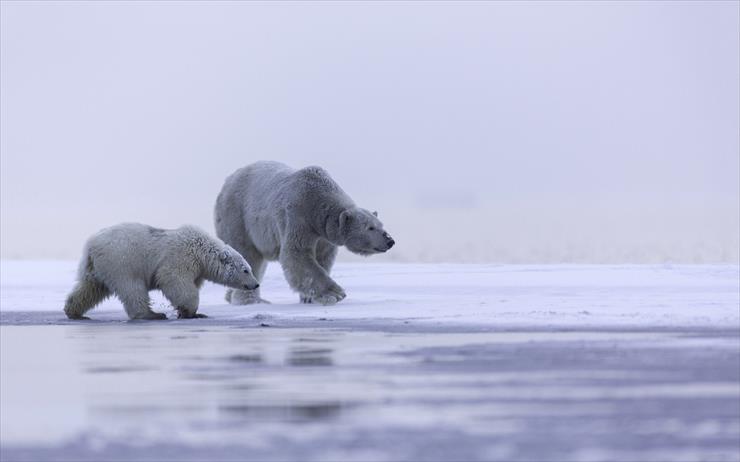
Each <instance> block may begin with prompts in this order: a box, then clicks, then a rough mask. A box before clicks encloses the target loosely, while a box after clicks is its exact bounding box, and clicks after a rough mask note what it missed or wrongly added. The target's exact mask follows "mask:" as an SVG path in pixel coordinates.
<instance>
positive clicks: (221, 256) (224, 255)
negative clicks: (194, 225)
mask: <svg viewBox="0 0 740 462" xmlns="http://www.w3.org/2000/svg"><path fill="white" fill-rule="evenodd" d="M218 259H219V260H221V262H225V261H226V260H228V259H229V252H227V251H226V250H222V251H220V252H219V253H218Z"/></svg>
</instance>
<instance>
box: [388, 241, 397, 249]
mask: <svg viewBox="0 0 740 462" xmlns="http://www.w3.org/2000/svg"><path fill="white" fill-rule="evenodd" d="M395 243H396V241H394V240H393V239H390V240H389V241H388V248H389V249H390V248H391V247H393V245H394V244H395Z"/></svg>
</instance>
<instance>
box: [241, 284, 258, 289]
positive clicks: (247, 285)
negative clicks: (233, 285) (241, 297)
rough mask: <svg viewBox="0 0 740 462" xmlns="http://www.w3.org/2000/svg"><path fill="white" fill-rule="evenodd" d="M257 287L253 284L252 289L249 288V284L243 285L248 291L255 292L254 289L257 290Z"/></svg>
mask: <svg viewBox="0 0 740 462" xmlns="http://www.w3.org/2000/svg"><path fill="white" fill-rule="evenodd" d="M259 287H260V285H259V284H255V285H253V286H252V287H250V286H249V284H244V288H245V289H249V290H256V289H259Z"/></svg>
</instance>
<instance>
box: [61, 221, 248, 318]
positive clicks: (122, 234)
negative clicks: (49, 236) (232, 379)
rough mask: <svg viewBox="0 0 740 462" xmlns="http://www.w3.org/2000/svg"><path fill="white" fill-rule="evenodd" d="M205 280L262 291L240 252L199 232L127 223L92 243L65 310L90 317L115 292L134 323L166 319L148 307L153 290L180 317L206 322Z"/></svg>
mask: <svg viewBox="0 0 740 462" xmlns="http://www.w3.org/2000/svg"><path fill="white" fill-rule="evenodd" d="M204 280H208V281H212V282H215V283H217V284H223V285H225V286H228V287H231V288H233V289H240V290H245V289H246V290H255V289H257V288H258V287H259V283H258V282H257V279H255V277H254V275H253V274H252V269H251V267H250V266H249V264H248V263H247V262H246V260H244V258H243V257H242V256H241V255H240V254H239V253H238V252H237V251H236V250H234V249H233V248H231V247H230V246H228V245H226V244H224V243H223V242H222V241H221V240H219V239H216V238H213V237H211V236H209V235H208V234H206V233H205V232H203V231H201V230H200V229H198V228H195V227H193V226H182V227H180V228H177V229H173V230H168V229H158V228H153V227H151V226H147V225H143V224H138V223H123V224H119V225H116V226H112V227H110V228H105V229H103V230H101V231H99V232H98V233H97V234H95V235H93V236H92V237H91V238H90V239H88V241H87V243H86V244H85V248H84V252H83V255H82V259H81V261H80V266H79V270H78V282H77V285H76V286H75V288H74V289H73V290H72V293H70V294H69V297H67V302H66V304H65V306H64V312H65V313H66V314H67V317H69V318H70V319H89V318H87V317H85V313H86V312H87V311H89V310H90V309H92V308H93V307H95V305H97V304H98V303H100V302H101V301H103V300H105V299H106V298H108V297H109V296H110V295H112V294H114V295H116V296H117V297H118V298H119V299H120V300H121V302H122V303H123V307H124V308H125V309H126V313H127V314H128V317H129V318H130V319H167V316H166V315H165V314H164V313H156V312H154V311H152V309H151V307H150V302H149V291H150V290H155V289H156V290H161V291H162V293H163V294H164V296H165V297H166V298H167V299H168V300H169V301H170V303H172V306H174V307H175V309H176V310H177V312H178V317H179V318H196V317H197V318H204V317H206V316H205V315H203V314H199V313H197V310H198V292H199V289H200V286H201V284H202V283H203V281H204Z"/></svg>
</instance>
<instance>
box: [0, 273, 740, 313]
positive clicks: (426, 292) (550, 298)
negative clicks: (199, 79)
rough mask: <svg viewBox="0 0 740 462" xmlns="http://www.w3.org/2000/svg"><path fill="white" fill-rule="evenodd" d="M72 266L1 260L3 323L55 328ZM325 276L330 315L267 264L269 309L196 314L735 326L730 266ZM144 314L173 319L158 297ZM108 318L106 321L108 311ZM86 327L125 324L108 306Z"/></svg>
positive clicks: (204, 296) (207, 289)
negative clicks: (338, 293) (330, 282)
mask: <svg viewBox="0 0 740 462" xmlns="http://www.w3.org/2000/svg"><path fill="white" fill-rule="evenodd" d="M75 270H76V263H75V262H65V261H50V262H34V261H2V262H0V289H2V298H1V299H0V300H1V301H2V304H1V305H0V310H2V312H4V313H5V314H4V315H3V322H4V323H5V324H8V323H20V322H23V316H21V315H16V314H14V315H12V316H10V315H9V314H7V313H8V312H11V311H20V312H38V311H51V312H52V313H48V314H45V315H43V316H38V315H36V316H33V317H31V318H30V319H32V320H33V322H44V323H55V322H59V321H63V320H64V319H65V318H64V314H63V313H62V307H63V304H64V299H65V297H66V294H67V293H68V292H69V290H70V289H71V287H72V285H73V283H74V279H75ZM332 274H333V277H334V278H335V279H336V280H337V282H339V284H340V285H342V286H343V287H344V288H345V290H346V292H347V294H348V296H347V298H346V299H345V300H344V301H342V302H341V303H339V304H337V305H335V306H332V307H324V306H316V305H302V304H299V303H298V297H297V295H296V294H294V293H292V292H291V291H290V289H289V288H288V286H287V283H286V282H285V280H284V278H283V276H282V273H281V271H280V267H279V265H277V264H271V265H270V266H269V267H268V272H267V275H266V276H265V280H264V281H263V283H262V285H263V289H262V295H263V297H264V298H266V299H268V300H270V301H271V302H272V304H271V305H257V306H248V307H244V306H229V305H226V304H225V302H224V298H223V294H224V289H223V288H222V287H219V286H215V285H212V284H206V285H205V286H204V288H203V290H202V291H201V308H200V312H202V313H206V314H208V315H209V316H210V317H211V318H212V319H211V321H234V320H247V319H250V318H252V317H254V316H255V315H261V316H263V317H265V318H270V319H273V321H274V322H276V323H282V322H285V323H291V324H295V323H299V322H301V321H304V322H308V321H312V320H316V319H318V318H331V319H332V320H336V321H357V322H367V321H369V322H381V323H387V324H388V325H393V324H398V323H406V322H408V323H413V324H420V325H422V324H423V325H425V326H430V325H439V326H444V327H447V326H460V325H467V326H471V327H473V326H478V327H483V326H502V325H517V326H522V327H526V326H532V327H537V328H544V327H553V326H579V327H589V326H637V327H643V328H644V327H654V326H683V327H687V326H695V327H698V326H704V327H724V328H738V326H740V312H739V310H738V303H740V294H739V292H740V267H738V266H737V265H695V266H694V265H661V266H651V265H632V266H630V265H619V266H600V265H540V266H532V265H465V264H382V265H378V264H373V263H369V262H368V263H365V262H363V263H351V264H347V263H345V264H339V265H338V266H337V267H336V268H335V270H334V271H333V273H332ZM152 299H153V300H154V309H155V310H159V311H163V312H168V315H169V316H170V317H174V312H173V311H172V309H171V307H169V305H168V304H167V302H166V300H164V298H163V297H161V295H160V294H159V293H158V292H152ZM109 311H110V312H111V313H108V312H109ZM90 316H91V317H92V318H97V319H106V320H117V321H121V320H125V319H126V315H125V313H124V311H123V307H122V306H121V304H120V303H119V302H118V300H117V299H115V298H111V299H109V300H108V301H106V302H104V303H103V304H101V305H100V306H99V307H98V308H96V309H95V310H94V311H92V312H91V313H90Z"/></svg>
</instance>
